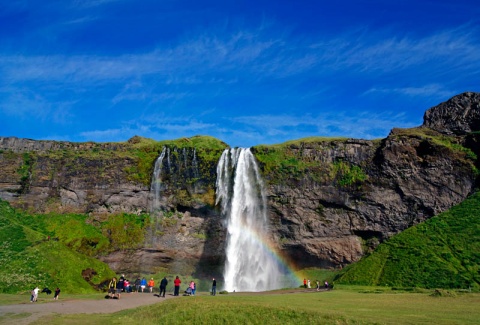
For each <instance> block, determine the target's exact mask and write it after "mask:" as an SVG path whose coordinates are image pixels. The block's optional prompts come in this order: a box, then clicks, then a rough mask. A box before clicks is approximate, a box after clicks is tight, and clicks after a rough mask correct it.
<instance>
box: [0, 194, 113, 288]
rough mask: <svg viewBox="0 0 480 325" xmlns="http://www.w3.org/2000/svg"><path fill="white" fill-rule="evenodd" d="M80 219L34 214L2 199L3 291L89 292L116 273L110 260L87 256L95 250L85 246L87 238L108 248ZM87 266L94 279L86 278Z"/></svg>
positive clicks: (0, 247) (0, 248)
mask: <svg viewBox="0 0 480 325" xmlns="http://www.w3.org/2000/svg"><path fill="white" fill-rule="evenodd" d="M75 220H76V219H75V218H74V217H68V216H51V217H49V216H46V215H42V216H29V215H27V214H25V213H22V212H18V211H16V210H14V209H13V208H12V207H11V206H10V205H9V204H8V203H7V202H5V201H1V200H0V238H1V239H0V265H1V266H2V267H1V268H0V282H1V283H3V284H4V285H2V286H0V292H2V293H16V292H25V291H30V290H31V289H32V288H33V287H35V286H38V287H40V288H43V287H49V288H50V289H52V288H55V287H57V286H58V287H60V288H61V289H62V291H63V292H71V293H88V292H92V291H94V288H93V286H94V285H97V284H100V283H101V282H103V281H106V280H107V279H109V278H111V277H112V276H113V275H114V272H113V271H112V270H111V269H110V268H109V267H108V265H107V264H105V263H103V262H100V261H98V260H96V259H95V258H93V257H89V256H87V254H88V255H91V254H92V253H93V252H92V251H91V250H88V249H86V248H85V247H87V246H89V245H85V241H86V242H90V243H93V242H95V240H98V244H99V245H98V246H99V248H102V247H105V244H106V243H105V239H104V238H103V236H102V234H101V233H100V232H99V231H98V230H95V229H94V227H93V226H88V225H87V224H86V223H85V222H78V219H77V222H76V221H75ZM74 224H75V226H76V227H73V226H74ZM60 229H62V230H63V231H62V230H60ZM67 233H70V234H72V235H68V236H67ZM49 236H50V237H49ZM82 241H84V244H83V245H82ZM79 242H80V243H79ZM107 243H108V241H107ZM94 246H95V245H94ZM91 247H92V249H93V246H91ZM87 269H92V270H94V271H95V273H96V274H95V275H94V276H93V277H92V278H91V279H89V281H90V283H88V282H87V281H86V280H85V279H84V278H83V277H82V271H83V270H87Z"/></svg>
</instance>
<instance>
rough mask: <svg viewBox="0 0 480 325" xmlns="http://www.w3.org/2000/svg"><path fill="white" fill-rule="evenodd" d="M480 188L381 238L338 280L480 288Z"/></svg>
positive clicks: (387, 284)
mask: <svg viewBox="0 0 480 325" xmlns="http://www.w3.org/2000/svg"><path fill="white" fill-rule="evenodd" d="M479 216H480V193H475V194H474V195H472V196H471V197H469V198H468V199H466V200H465V201H463V202H462V203H461V204H459V205H457V206H455V207H453V208H451V209H450V210H448V211H446V212H444V213H441V214H440V215H438V216H436V217H434V218H431V219H429V220H427V221H425V222H423V223H421V224H418V225H416V226H414V227H411V228H409V229H407V230H405V231H403V232H401V233H400V234H398V235H396V236H394V237H392V238H390V239H389V240H388V241H386V242H384V243H382V244H381V245H380V246H378V247H377V249H376V250H375V251H374V252H373V253H372V254H370V255H368V256H366V257H364V258H363V259H362V260H360V261H359V262H357V263H355V264H352V265H350V266H349V267H347V268H345V269H344V270H343V271H342V272H341V273H340V274H339V275H338V277H337V279H336V280H335V281H336V282H337V283H348V284H360V285H380V286H391V287H423V288H463V289H468V288H477V289H478V288H479V286H480V217H479Z"/></svg>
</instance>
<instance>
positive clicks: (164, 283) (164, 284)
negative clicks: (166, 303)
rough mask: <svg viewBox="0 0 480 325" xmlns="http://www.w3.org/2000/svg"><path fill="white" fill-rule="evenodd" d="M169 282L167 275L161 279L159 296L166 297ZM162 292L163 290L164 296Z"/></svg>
mask: <svg viewBox="0 0 480 325" xmlns="http://www.w3.org/2000/svg"><path fill="white" fill-rule="evenodd" d="M167 284H168V280H167V277H166V276H164V277H163V279H162V281H160V294H159V295H158V297H159V298H160V297H163V298H165V291H167ZM162 292H163V296H162Z"/></svg>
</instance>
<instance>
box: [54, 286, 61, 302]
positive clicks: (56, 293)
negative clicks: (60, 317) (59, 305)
mask: <svg viewBox="0 0 480 325" xmlns="http://www.w3.org/2000/svg"><path fill="white" fill-rule="evenodd" d="M59 295H60V288H58V287H57V289H55V295H54V296H53V299H54V300H58V296H59Z"/></svg>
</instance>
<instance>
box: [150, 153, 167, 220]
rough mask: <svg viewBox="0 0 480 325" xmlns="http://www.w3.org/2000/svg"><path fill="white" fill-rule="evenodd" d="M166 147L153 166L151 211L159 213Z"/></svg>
mask: <svg viewBox="0 0 480 325" xmlns="http://www.w3.org/2000/svg"><path fill="white" fill-rule="evenodd" d="M165 151H166V148H165V147H163V149H162V152H161V153H160V155H159V156H158V158H157V160H155V165H154V167H153V175H152V182H151V185H150V195H151V205H150V213H152V214H157V213H158V211H159V210H160V206H161V205H160V198H161V197H160V194H161V190H162V180H161V178H160V176H161V173H162V166H163V159H164V158H165Z"/></svg>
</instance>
